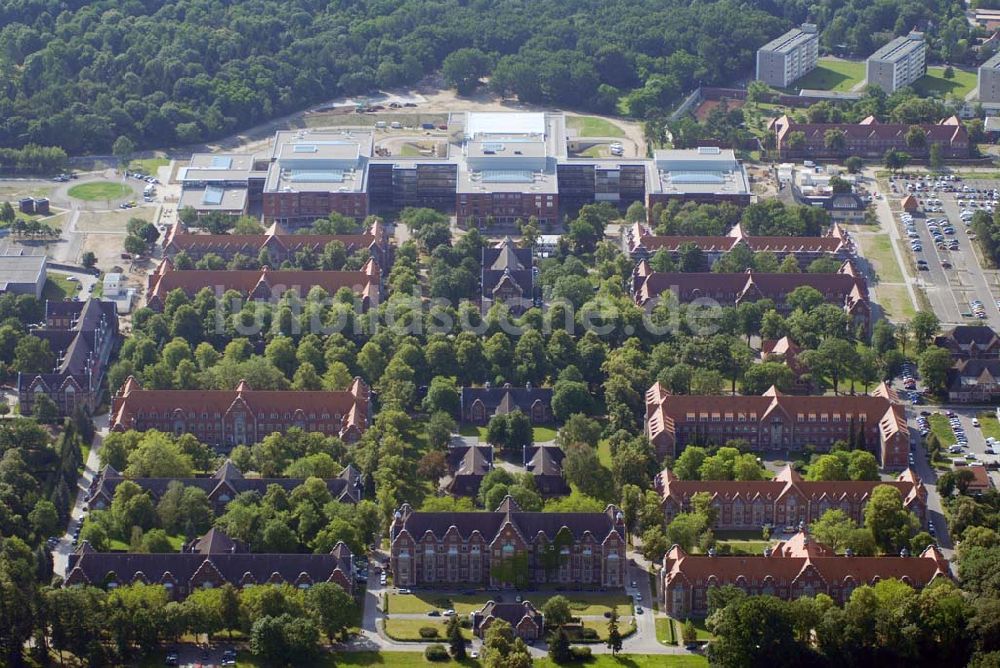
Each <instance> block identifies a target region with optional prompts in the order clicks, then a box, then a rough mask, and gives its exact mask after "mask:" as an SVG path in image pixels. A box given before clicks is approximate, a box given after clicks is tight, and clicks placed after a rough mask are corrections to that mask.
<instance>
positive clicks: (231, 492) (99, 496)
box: [87, 459, 364, 515]
mask: <svg viewBox="0 0 1000 668" xmlns="http://www.w3.org/2000/svg"><path fill="white" fill-rule="evenodd" d="M126 480H128V481H129V482H133V483H135V484H136V485H138V486H139V487H140V488H142V490H143V491H145V492H149V494H150V495H151V496H152V499H153V503H154V505H155V504H156V503H157V502H158V501H159V499H160V498H161V497H162V496H163V495H164V493H166V491H167V488H168V487H170V483H172V482H179V483H181V484H182V485H184V486H185V487H197V488H198V489H200V490H202V491H203V492H205V494H206V495H207V496H208V500H209V501H211V502H212V506H213V508H214V510H215V512H216V514H217V515H220V514H222V513H223V512H225V508H226V504H228V503H229V502H230V501H232V500H233V499H235V498H236V497H237V496H239V495H240V494H242V493H243V492H257V493H259V494H260V495H261V496H263V495H264V494H265V493H266V492H267V488H268V487H270V486H271V485H277V486H278V487H281V488H282V489H284V490H285V491H286V492H291V491H292V490H293V489H295V488H296V487H298V486H300V485H302V484H304V483H305V480H303V479H298V478H247V477H244V475H243V473H242V471H240V470H239V469H238V468H236V465H235V464H233V463H232V461H230V460H228V459H227V460H226V461H225V463H223V465H222V466H220V467H219V470H217V471H216V472H215V473H214V474H213V475H212V476H211V477H208V478H205V477H201V478H126V477H125V476H124V475H122V474H121V473H119V472H118V471H116V470H115V469H114V467H112V466H105V467H104V468H103V469H101V473H100V475H99V476H98V477H97V478H96V479H95V480H94V481H93V482H92V483H91V486H90V490H89V492H88V495H87V506H88V507H89V508H90V509H91V510H102V509H104V508H109V507H110V506H111V502H112V501H113V500H114V498H115V490H116V489H118V485H120V484H121V483H122V482H124V481H126ZM324 482H325V483H326V488H327V490H329V492H330V496H332V497H333V498H334V499H336V500H337V501H339V502H340V503H357V502H358V501H360V500H361V498H362V497H363V496H364V484H363V482H362V479H361V474H360V473H359V472H358V470H357V469H355V468H354V467H353V466H347V467H345V468H344V470H343V471H341V473H340V475H339V476H337V477H336V478H330V479H327V480H324Z"/></svg>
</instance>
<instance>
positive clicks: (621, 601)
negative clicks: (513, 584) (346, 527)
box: [387, 591, 632, 616]
mask: <svg viewBox="0 0 1000 668" xmlns="http://www.w3.org/2000/svg"><path fill="white" fill-rule="evenodd" d="M557 595H561V596H565V597H566V598H567V599H569V606H570V610H572V611H573V614H574V615H577V616H596V615H603V614H604V613H605V612H610V611H611V608H613V607H614V606H618V607H619V608H620V609H619V612H620V613H624V612H625V611H626V610H625V609H626V608H630V607H631V605H632V599H631V597H630V596H627V595H625V594H611V593H597V592H595V593H593V594H591V593H587V592H572V593H570V592H558V591H535V592H522V593H521V594H520V596H521V597H522V598H523V599H524V600H528V601H531V603H532V604H533V605H534V606H535V607H536V608H541V607H542V606H543V605H545V602H546V601H548V600H549V599H550V598H552V597H553V596H557ZM500 596H502V595H501V594H491V593H489V592H479V593H476V594H447V593H442V592H418V593H415V594H389V595H388V597H389V604H388V608H387V612H388V613H389V614H390V615H393V614H396V615H399V614H426V613H427V612H429V611H431V610H434V609H439V610H447V609H449V608H450V609H453V610H455V612H457V613H458V614H460V615H464V614H469V613H471V612H473V611H474V610H479V609H480V608H482V607H483V606H484V605H485V604H486V602H487V601H489V600H497V598H498V597H500ZM514 596H515V595H514V594H507V595H506V597H507V598H513V597H514Z"/></svg>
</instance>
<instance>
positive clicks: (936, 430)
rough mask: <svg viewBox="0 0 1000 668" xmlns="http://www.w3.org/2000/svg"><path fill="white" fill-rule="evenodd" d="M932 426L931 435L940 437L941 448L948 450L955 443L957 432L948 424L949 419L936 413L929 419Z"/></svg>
mask: <svg viewBox="0 0 1000 668" xmlns="http://www.w3.org/2000/svg"><path fill="white" fill-rule="evenodd" d="M927 420H928V421H929V422H930V425H931V433H933V434H934V435H935V436H937V437H938V440H939V441H941V448H942V449H943V450H946V449H947V448H948V446H949V445H951V444H952V443H954V442H955V432H953V431H952V430H951V425H950V424H948V418H947V417H945V416H944V415H940V414H938V413H935V414H934V415H932V416H930V417H929V418H927Z"/></svg>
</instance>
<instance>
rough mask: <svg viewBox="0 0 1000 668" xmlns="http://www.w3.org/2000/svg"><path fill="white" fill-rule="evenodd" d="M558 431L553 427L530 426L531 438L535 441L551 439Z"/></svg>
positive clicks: (553, 438)
mask: <svg viewBox="0 0 1000 668" xmlns="http://www.w3.org/2000/svg"><path fill="white" fill-rule="evenodd" d="M558 433H559V432H558V431H557V430H556V428H555V427H532V428H531V438H532V440H534V441H535V443H540V442H542V441H553V440H555V438H556V435H557V434H558Z"/></svg>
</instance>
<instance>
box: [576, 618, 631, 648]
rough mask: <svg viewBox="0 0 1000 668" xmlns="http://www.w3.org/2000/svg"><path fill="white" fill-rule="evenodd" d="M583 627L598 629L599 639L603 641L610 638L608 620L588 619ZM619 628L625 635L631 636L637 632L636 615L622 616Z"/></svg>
mask: <svg viewBox="0 0 1000 668" xmlns="http://www.w3.org/2000/svg"><path fill="white" fill-rule="evenodd" d="M583 627H584V628H585V629H594V630H595V631H597V639H598V640H600V641H601V642H607V640H608V622H607V620H604V619H601V620H596V619H586V620H584V622H583ZM618 628H619V630H620V631H621V634H622V635H623V636H630V635H632V634H633V633H635V629H636V626H635V617H622V618H620V619H619V621H618Z"/></svg>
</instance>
